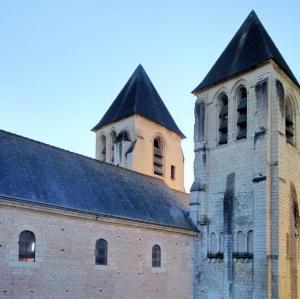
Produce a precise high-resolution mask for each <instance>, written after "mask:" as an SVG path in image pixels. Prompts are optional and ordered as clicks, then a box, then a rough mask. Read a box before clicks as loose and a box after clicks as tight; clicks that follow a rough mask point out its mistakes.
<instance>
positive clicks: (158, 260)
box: [152, 245, 161, 268]
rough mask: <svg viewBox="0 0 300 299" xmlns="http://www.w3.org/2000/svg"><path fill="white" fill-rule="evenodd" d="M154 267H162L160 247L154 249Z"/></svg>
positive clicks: (156, 246)
mask: <svg viewBox="0 0 300 299" xmlns="http://www.w3.org/2000/svg"><path fill="white" fill-rule="evenodd" d="M152 267H153V268H160V267H161V250H160V247H159V246H158V245H154V246H153V247H152Z"/></svg>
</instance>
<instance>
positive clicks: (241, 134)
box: [237, 128, 247, 139]
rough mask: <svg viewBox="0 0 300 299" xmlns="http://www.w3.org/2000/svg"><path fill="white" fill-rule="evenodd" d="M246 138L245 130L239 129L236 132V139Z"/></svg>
mask: <svg viewBox="0 0 300 299" xmlns="http://www.w3.org/2000/svg"><path fill="white" fill-rule="evenodd" d="M243 138H247V128H241V129H240V130H239V132H238V135H237V139H243Z"/></svg>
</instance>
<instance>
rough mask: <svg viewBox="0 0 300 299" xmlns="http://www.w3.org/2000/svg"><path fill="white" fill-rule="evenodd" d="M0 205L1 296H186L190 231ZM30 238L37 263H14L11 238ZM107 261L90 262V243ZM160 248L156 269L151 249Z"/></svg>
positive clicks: (92, 250)
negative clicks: (101, 245)
mask: <svg viewBox="0 0 300 299" xmlns="http://www.w3.org/2000/svg"><path fill="white" fill-rule="evenodd" d="M95 218H96V217H94V218H93V217H92V216H90V217H87V216H86V217H85V218H84V217H83V218H80V217H74V216H68V215H67V214H66V215H59V214H54V213H48V212H46V211H35V210H30V209H28V208H24V207H23V208H22V207H7V206H4V205H0V269H1V271H0V298H72V299H76V298H78V299H79V298H80V299H81V298H105V299H115V298H118V299H122V298H124V299H128V298H130V299H135V298H136V299H140V298H149V299H150V298H151V299H155V298H157V299H161V298H164V299H174V298H178V299H183V298H192V243H193V236H191V235H188V234H182V233H176V232H171V231H164V230H161V229H158V230H157V229H151V228H143V227H138V226H136V227H135V226H129V225H124V224H118V223H106V222H104V221H101V220H98V221H96V219H95ZM24 230H30V231H32V232H33V233H34V234H35V237H36V261H35V262H19V261H18V237H19V234H20V232H22V231H24ZM99 238H104V239H105V240H106V241H107V242H108V265H107V266H99V265H95V242H96V240H97V239H99ZM154 244H158V245H159V246H160V247H161V252H162V267H161V268H156V269H155V268H152V265H151V250H152V246H153V245H154Z"/></svg>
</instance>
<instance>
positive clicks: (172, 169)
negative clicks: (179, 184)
mask: <svg viewBox="0 0 300 299" xmlns="http://www.w3.org/2000/svg"><path fill="white" fill-rule="evenodd" d="M175 178H176V168H175V166H174V165H171V179H172V180H175Z"/></svg>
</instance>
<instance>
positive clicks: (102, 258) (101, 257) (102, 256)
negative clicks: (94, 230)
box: [95, 239, 107, 265]
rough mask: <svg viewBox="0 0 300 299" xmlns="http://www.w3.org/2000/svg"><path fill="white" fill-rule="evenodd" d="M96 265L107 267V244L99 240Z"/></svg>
mask: <svg viewBox="0 0 300 299" xmlns="http://www.w3.org/2000/svg"><path fill="white" fill-rule="evenodd" d="M95 253H96V265H107V242H106V241H105V240H104V239H99V240H97V242H96V252H95Z"/></svg>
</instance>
